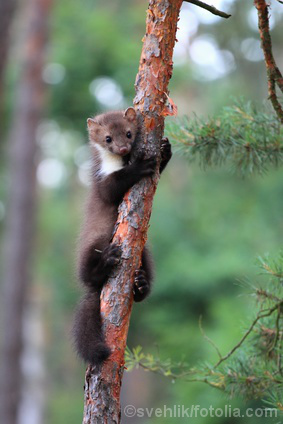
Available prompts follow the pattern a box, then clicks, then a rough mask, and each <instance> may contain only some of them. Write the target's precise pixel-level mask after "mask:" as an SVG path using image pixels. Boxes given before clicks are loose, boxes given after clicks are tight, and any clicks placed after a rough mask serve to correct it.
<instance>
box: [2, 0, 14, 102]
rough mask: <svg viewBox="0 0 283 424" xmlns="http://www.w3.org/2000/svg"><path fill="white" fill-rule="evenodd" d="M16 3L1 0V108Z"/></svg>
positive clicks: (11, 0) (9, 0)
mask: <svg viewBox="0 0 283 424" xmlns="http://www.w3.org/2000/svg"><path fill="white" fill-rule="evenodd" d="M16 3H17V0H1V1H0V40H1V42H0V109H1V107H2V93H3V79H4V70H5V65H6V61H7V55H8V49H9V39H10V28H11V23H12V20H13V16H14V12H15V9H16Z"/></svg>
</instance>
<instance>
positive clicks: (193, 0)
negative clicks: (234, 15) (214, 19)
mask: <svg viewBox="0 0 283 424" xmlns="http://www.w3.org/2000/svg"><path fill="white" fill-rule="evenodd" d="M184 1H186V2H187V3H191V4H194V5H196V6H199V7H201V8H202V9H205V10H208V11H209V12H210V13H212V14H213V15H216V16H221V18H225V19H228V18H230V16H231V15H228V14H227V13H225V12H222V11H221V10H218V9H216V7H214V6H211V5H209V4H207V3H204V2H203V1H200V0H184Z"/></svg>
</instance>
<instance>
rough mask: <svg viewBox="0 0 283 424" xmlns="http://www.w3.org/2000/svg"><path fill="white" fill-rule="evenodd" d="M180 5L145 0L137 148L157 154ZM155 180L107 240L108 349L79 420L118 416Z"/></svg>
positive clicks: (138, 189) (126, 208)
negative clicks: (112, 252) (110, 270)
mask: <svg viewBox="0 0 283 424" xmlns="http://www.w3.org/2000/svg"><path fill="white" fill-rule="evenodd" d="M181 5H182V0H150V3H149V9H148V11H147V20H146V34H145V36H144V39H143V49H142V54H141V59H140V66H139V72H138V74H137V78H136V84H135V86H136V97H135V99H134V105H135V107H136V109H137V111H138V112H139V115H140V119H141V121H142V122H143V125H144V140H143V143H142V145H140V146H137V149H138V150H145V151H146V154H147V155H153V154H154V155H156V156H157V157H158V158H159V156H160V153H159V142H160V139H161V138H162V135H163V130H164V116H163V110H164V108H165V107H166V106H165V104H166V95H167V89H168V83H169V80H170V78H171V75H172V70H173V62H172V55H173V48H174V44H175V35H176V30H177V21H178V16H179V12H180V8H181ZM158 180H159V175H158V173H157V174H156V175H155V176H154V177H153V178H146V179H143V180H142V181H141V182H140V183H138V184H136V185H135V186H134V187H133V188H132V189H131V190H130V191H129V193H127V194H126V196H125V198H124V200H123V202H122V204H121V205H120V207H119V216H118V220H117V225H116V228H115V234H114V237H113V241H114V242H115V243H118V244H119V245H120V246H121V248H122V252H123V254H122V261H121V262H122V263H121V265H120V266H119V268H118V269H117V271H116V272H115V275H114V276H113V277H112V278H110V279H109V282H108V284H107V285H106V286H105V288H104V289H103V292H102V295H101V311H102V316H103V327H104V332H105V337H106V342H107V344H108V345H109V346H110V347H111V348H112V350H113V353H112V355H111V357H110V358H109V360H108V361H106V362H105V363H104V364H103V366H102V367H101V368H99V369H96V368H92V367H88V368H87V371H86V379H85V408H84V420H83V423H84V424H92V423H101V422H103V423H119V422H120V418H121V411H120V389H121V383H122V377H123V371H124V352H125V347H126V342H127V335H128V328H129V321H130V315H131V309H132V303H133V295H132V287H133V279H134V272H135V270H137V269H139V267H140V262H141V253H142V250H143V247H144V244H145V242H146V239H147V230H148V224H149V219H150V215H151V209H152V201H153V196H154V193H155V190H156V186H157V183H158Z"/></svg>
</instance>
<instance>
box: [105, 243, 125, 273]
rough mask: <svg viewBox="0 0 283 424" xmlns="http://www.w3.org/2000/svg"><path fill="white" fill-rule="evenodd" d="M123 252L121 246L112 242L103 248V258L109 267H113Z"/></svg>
mask: <svg viewBox="0 0 283 424" xmlns="http://www.w3.org/2000/svg"><path fill="white" fill-rule="evenodd" d="M121 253H122V252H121V248H120V246H118V245H117V244H114V243H112V244H110V245H109V246H107V247H106V248H105V249H104V250H103V252H102V256H101V259H102V261H103V262H104V264H105V266H106V267H107V268H112V267H113V266H115V265H117V264H118V263H119V261H120V258H121Z"/></svg>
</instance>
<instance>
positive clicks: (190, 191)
mask: <svg viewBox="0 0 283 424" xmlns="http://www.w3.org/2000/svg"><path fill="white" fill-rule="evenodd" d="M210 3H212V4H213V5H214V6H216V7H219V8H220V9H223V10H225V11H226V12H228V13H231V14H232V17H231V18H230V19H229V20H225V19H221V18H219V17H216V16H214V15H212V14H210V13H209V12H207V11H205V10H203V9H200V8H198V7H196V6H194V5H192V4H188V3H184V5H183V7H182V11H181V16H180V21H179V25H178V27H179V30H178V34H177V39H178V43H177V45H176V48H175V53H174V73H173V78H172V80H171V82H170V87H169V88H170V97H171V98H172V99H173V101H174V102H175V103H176V104H177V106H178V110H179V116H182V115H188V116H192V114H195V113H196V114H197V115H200V116H204V117H205V116H208V115H211V114H216V113H217V112H218V111H219V110H220V109H221V108H222V107H224V106H227V105H231V104H232V103H233V97H237V98H239V97H240V96H243V97H244V98H245V99H246V100H252V101H254V102H255V103H256V104H261V103H262V102H263V101H265V100H266V99H267V81H266V71H265V65H264V61H263V54H262V51H261V48H260V40H259V34H258V31H257V14H256V10H255V8H254V6H253V2H252V0H249V1H240V0H234V1H233V0H217V1H216V0H213V1H212V0H211V2H210ZM30 4H31V0H29V1H28V0H22V1H19V2H18V7H17V9H16V13H15V16H14V21H13V25H12V28H11V43H10V49H9V55H8V63H7V67H6V73H5V84H4V93H3V99H2V118H1V123H2V126H1V147H0V149H1V158H0V235H1V239H2V240H3V243H2V244H3V245H4V244H6V243H7V237H8V236H9V235H7V234H8V232H7V225H6V223H7V221H8V211H9V209H8V205H9V201H10V200H9V195H10V191H9V183H10V180H11V178H12V177H11V175H13V172H14V170H13V168H11V163H12V162H11V160H10V159H9V158H10V156H9V154H8V150H9V144H10V142H11V126H14V125H15V122H16V121H17V119H16V118H17V116H15V114H16V113H17V108H16V101H17V99H18V95H17V90H18V86H19V81H20V79H21V75H22V72H23V67H24V65H23V63H24V61H23V59H24V58H23V53H24V51H25V42H26V41H25V40H26V39H25V34H26V33H27V31H28V25H29V16H30V11H29V7H30ZM146 8H147V3H146V1H145V0H116V1H115V2H113V1H112V2H110V1H107V0H104V1H102V0H81V1H80V2H78V1H75V0H68V1H66V0H57V1H54V3H53V5H52V7H51V8H50V10H49V17H48V20H49V35H48V40H47V49H46V55H45V64H44V66H43V70H42V72H41V80H42V81H43V82H44V86H45V100H44V105H45V106H44V110H43V112H44V113H43V116H42V119H41V120H40V123H39V125H38V127H37V129H36V145H37V148H36V153H35V156H34V157H35V161H36V190H34V192H33V196H34V202H35V203H36V214H35V219H34V221H33V234H34V236H33V250H32V260H31V261H30V262H29V263H30V265H29V271H30V278H29V284H28V287H27V294H26V298H25V311H24V315H23V323H22V328H23V332H22V334H23V340H24V344H23V347H24V349H23V353H22V360H21V369H22V374H23V385H24V386H23V387H24V390H23V396H22V398H21V402H20V416H19V423H21V424H43V423H44V424H59V423H60V424H61V423H68V424H77V423H79V422H81V419H82V410H83V384H84V370H85V367H84V365H83V364H81V363H80V361H79V360H78V359H77V358H76V355H75V354H74V352H73V350H72V345H71V340H70V337H69V333H70V328H71V322H72V316H73V312H74V308H75V305H76V303H77V301H78V298H79V296H80V289H79V286H78V283H77V281H76V274H75V259H76V239H77V235H78V231H79V227H80V221H81V216H82V210H83V204H84V199H85V196H86V193H87V188H88V182H89V176H88V171H89V152H88V147H87V134H86V119H87V117H89V116H92V115H93V114H96V113H99V112H102V111H105V110H112V109H119V108H123V107H127V106H129V105H131V103H132V99H133V97H134V81H135V76H136V73H137V69H138V63H139V57H140V52H141V47H142V41H141V40H142V37H143V35H144V29H145V16H146ZM270 12H271V18H270V24H271V28H272V39H273V46H274V55H275V57H276V59H277V63H278V65H279V67H281V69H282V68H283V50H282V23H283V5H282V4H280V3H279V2H278V1H277V0H271V9H270ZM171 119H174V118H171ZM282 178H283V172H282V170H280V169H279V170H275V171H274V170H273V171H270V172H268V173H267V174H266V175H264V176H253V177H249V178H246V179H243V178H242V177H241V176H238V175H236V174H233V173H232V172H231V171H230V170H229V169H228V168H227V167H223V168H221V169H206V170H203V169H200V168H199V167H198V165H197V164H190V165H189V164H188V161H187V159H186V158H183V157H182V156H181V155H178V152H176V154H175V155H174V157H173V159H172V161H171V163H170V165H169V166H168V169H167V170H166V171H165V172H164V175H163V176H162V180H161V182H160V185H159V187H158V192H157V195H156V198H155V202H154V207H153V212H152V218H151V225H150V231H149V240H150V243H151V245H152V250H153V253H154V257H155V262H156V281H155V285H154V290H153V293H152V295H151V297H150V298H149V299H148V300H146V301H145V302H144V303H143V304H138V305H135V307H134V311H133V315H132V319H131V327H130V332H129V339H128V344H129V346H130V347H134V346H136V345H142V346H143V348H144V350H145V352H152V353H153V354H155V353H156V352H157V351H159V354H160V356H161V357H162V358H167V357H170V358H172V359H173V360H175V361H180V360H183V359H184V360H185V361H186V362H187V363H188V364H190V366H192V367H193V366H197V365H198V364H199V363H200V362H202V361H212V362H214V361H216V359H217V357H216V354H215V351H214V350H213V348H212V347H211V346H210V345H209V344H208V343H207V342H206V341H205V340H204V338H203V336H202V335H201V332H200V329H199V325H198V321H199V317H200V316H202V317H203V326H204V328H205V331H206V333H207V334H208V335H209V337H210V338H212V339H213V340H214V341H215V343H216V344H217V346H218V347H219V348H220V350H221V352H223V353H225V352H226V351H228V350H229V349H230V348H231V347H232V346H233V345H235V344H236V343H237V341H238V339H239V338H240V336H241V334H242V330H243V323H244V322H247V320H248V319H249V318H250V317H251V316H252V314H251V306H250V305H251V299H250V298H249V296H248V293H247V292H246V291H245V289H244V288H243V287H242V286H241V284H238V283H237V281H238V279H240V278H243V277H244V278H248V279H250V280H251V281H254V282H256V281H257V279H258V269H257V268H256V266H255V260H256V257H257V256H258V255H263V254H266V253H270V254H272V255H273V254H274V255H276V254H277V252H278V251H279V250H280V248H281V247H282V236H283V216H282V210H283V185H282ZM27 244H29V243H27ZM2 248H3V251H5V246H2ZM1 258H2V259H3V258H5V256H4V255H2V256H1ZM5 265H7V261H6V260H4V259H3V260H1V276H4V275H5ZM14 267H15V268H17V263H15V264H14ZM1 286H4V278H1ZM1 299H2V302H3V299H4V297H3V296H2V298H1ZM1 328H2V330H1V335H2V331H3V327H1ZM19 379H20V377H19ZM19 383H20V381H19ZM122 404H123V405H128V404H131V405H134V406H135V407H137V408H138V407H142V408H144V407H147V408H157V407H161V408H163V406H164V405H166V406H167V407H173V405H185V406H186V407H190V406H191V405H198V404H199V405H201V407H203V408H209V406H210V405H212V406H213V407H215V408H217V407H223V406H224V405H225V404H230V405H233V406H235V407H236V406H237V407H241V408H243V410H244V409H245V408H247V407H252V408H256V407H259V406H260V403H257V402H255V401H253V402H252V401H251V402H248V403H245V402H244V401H243V400H241V399H234V400H229V399H227V398H225V397H224V395H222V394H221V392H220V391H217V389H215V390H214V389H212V388H210V387H208V386H205V385H204V384H197V383H187V382H182V381H178V380H177V381H176V382H174V383H172V381H171V380H170V379H166V378H164V377H160V376H157V375H155V374H150V373H146V372H144V371H143V370H135V371H132V372H130V373H126V374H125V378H124V383H123V390H122ZM122 420H123V422H125V423H128V422H133V423H135V422H140V423H147V422H150V423H155V422H164V423H174V422H182V421H184V422H187V421H188V419H187V418H183V419H182V418H172V417H170V415H169V416H167V418H166V417H163V418H159V419H158V418H153V417H151V418H146V417H144V418H137V417H133V418H131V419H127V418H126V417H124V416H123V418H122ZM192 420H193V422H194V423H196V424H207V423H209V424H213V423H218V424H238V423H239V424H240V423H241V424H242V423H246V422H247V418H224V417H222V418H213V417H206V418H205V417H197V418H193V419H192ZM266 420H267V419H266V418H262V419H260V418H256V417H254V418H249V419H248V422H249V423H250V424H254V423H257V424H258V423H261V422H262V423H264V422H267V421H266ZM1 424H2V423H1ZM3 424H6V423H4V422H3Z"/></svg>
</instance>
